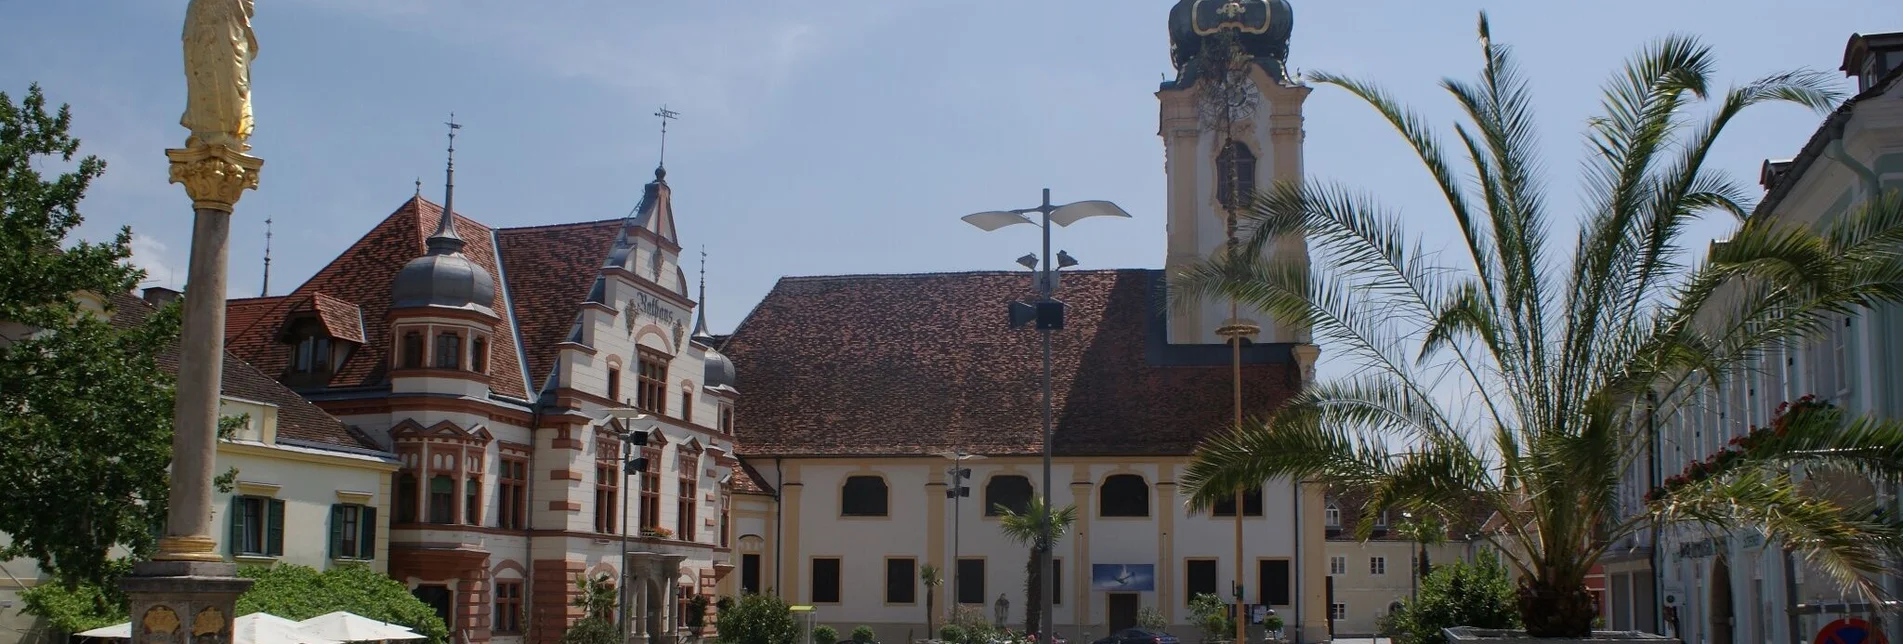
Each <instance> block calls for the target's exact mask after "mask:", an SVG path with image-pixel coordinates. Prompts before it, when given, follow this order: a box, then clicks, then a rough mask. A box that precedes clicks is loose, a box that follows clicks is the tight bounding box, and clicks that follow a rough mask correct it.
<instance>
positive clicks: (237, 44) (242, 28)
mask: <svg viewBox="0 0 1903 644" xmlns="http://www.w3.org/2000/svg"><path fill="white" fill-rule="evenodd" d="M254 1H255V0H191V4H190V5H187V6H186V7H185V35H184V41H185V116H183V117H181V118H180V119H179V125H183V126H185V129H187V130H191V132H192V134H191V136H190V137H188V138H186V139H185V147H186V148H188V149H189V148H196V147H199V146H214V145H215V146H223V147H225V148H228V149H230V150H232V151H233V152H243V151H245V150H249V149H251V146H250V145H249V144H247V143H245V141H246V140H247V139H250V138H251V61H252V60H253V59H255V58H257V56H258V38H257V35H256V34H255V33H253V32H252V31H251V16H252V14H253V11H254V6H253V3H254Z"/></svg>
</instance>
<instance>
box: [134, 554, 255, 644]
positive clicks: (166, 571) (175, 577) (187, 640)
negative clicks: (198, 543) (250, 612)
mask: <svg viewBox="0 0 1903 644" xmlns="http://www.w3.org/2000/svg"><path fill="white" fill-rule="evenodd" d="M237 573H238V566H237V564H230V563H223V562H218V563H213V562H206V561H147V562H141V563H138V564H135V565H134V566H133V568H132V574H131V575H127V576H126V578H125V579H124V580H123V581H121V582H120V587H121V588H124V589H125V591H126V594H127V595H129V596H130V597H131V600H132V641H133V642H135V643H138V644H146V643H152V644H231V641H232V639H231V621H232V619H234V618H236V615H234V614H233V613H236V612H237V605H238V595H241V594H243V593H244V591H245V590H246V589H249V588H250V587H251V580H249V579H244V578H241V577H238V576H237Z"/></svg>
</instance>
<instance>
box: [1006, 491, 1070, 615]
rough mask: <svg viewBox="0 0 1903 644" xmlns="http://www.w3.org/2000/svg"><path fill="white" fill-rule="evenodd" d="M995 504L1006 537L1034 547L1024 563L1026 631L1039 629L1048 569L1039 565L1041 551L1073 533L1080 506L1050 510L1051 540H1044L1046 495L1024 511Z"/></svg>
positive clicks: (1033, 498)
mask: <svg viewBox="0 0 1903 644" xmlns="http://www.w3.org/2000/svg"><path fill="white" fill-rule="evenodd" d="M996 507H997V510H998V530H1000V531H1002V532H1004V536H1005V538H1007V539H1010V540H1012V541H1014V542H1017V543H1018V544H1019V545H1024V546H1030V548H1031V560H1030V561H1028V562H1026V563H1025V564H1024V572H1025V574H1024V632H1026V633H1036V632H1037V627H1038V624H1041V623H1042V622H1041V621H1040V618H1042V617H1043V616H1044V601H1043V599H1044V575H1045V574H1046V573H1047V572H1049V571H1047V570H1044V569H1043V566H1039V565H1038V560H1039V557H1038V554H1039V553H1042V552H1044V551H1045V550H1048V549H1051V548H1055V547H1056V546H1057V542H1059V541H1063V540H1064V535H1066V534H1069V533H1070V529H1071V526H1073V525H1076V524H1077V506H1075V505H1067V506H1064V508H1063V509H1061V510H1058V511H1056V512H1053V513H1051V514H1050V517H1051V541H1050V543H1044V530H1043V528H1044V515H1045V512H1044V507H1045V506H1044V499H1041V498H1037V497H1035V496H1034V497H1032V498H1031V503H1030V505H1029V506H1027V507H1026V508H1025V510H1024V511H1023V512H1018V511H1016V510H1013V509H1011V508H1009V507H1006V506H1005V505H1004V504H998V505H997V506H996Z"/></svg>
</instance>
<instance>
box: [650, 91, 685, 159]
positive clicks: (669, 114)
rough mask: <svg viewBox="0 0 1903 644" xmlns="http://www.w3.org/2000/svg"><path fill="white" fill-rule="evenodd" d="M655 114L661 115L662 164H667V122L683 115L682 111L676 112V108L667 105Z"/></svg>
mask: <svg viewBox="0 0 1903 644" xmlns="http://www.w3.org/2000/svg"><path fill="white" fill-rule="evenodd" d="M654 115H655V116H658V117H661V163H660V165H662V166H666V165H667V122H668V121H672V120H675V119H679V118H680V117H681V113H680V112H676V111H674V110H670V109H667V106H666V105H662V106H661V111H659V112H655V113H654Z"/></svg>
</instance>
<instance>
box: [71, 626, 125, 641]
mask: <svg viewBox="0 0 1903 644" xmlns="http://www.w3.org/2000/svg"><path fill="white" fill-rule="evenodd" d="M78 635H79V636H80V637H103V638H107V639H120V640H129V639H132V622H126V623H124V624H114V625H112V626H101V627H99V628H95V629H92V630H90V631H83V632H81V633H79V634H78Z"/></svg>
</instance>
